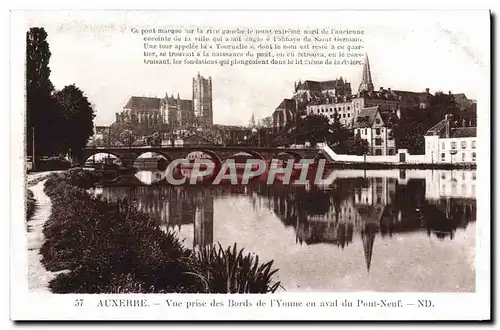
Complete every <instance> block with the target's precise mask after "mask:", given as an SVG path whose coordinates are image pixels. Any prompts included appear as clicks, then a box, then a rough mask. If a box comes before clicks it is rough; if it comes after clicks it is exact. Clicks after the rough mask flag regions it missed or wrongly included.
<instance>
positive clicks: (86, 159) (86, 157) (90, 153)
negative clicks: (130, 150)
mask: <svg viewBox="0 0 500 330" xmlns="http://www.w3.org/2000/svg"><path fill="white" fill-rule="evenodd" d="M99 154H103V155H111V156H114V157H116V158H117V159H118V160H119V161H120V163H121V164H123V156H122V155H120V154H119V153H116V152H112V151H107V150H96V151H93V152H89V153H88V154H86V155H85V156H84V159H83V164H81V165H85V164H86V163H87V161H89V160H90V159H91V158H92V157H94V156H96V155H99Z"/></svg>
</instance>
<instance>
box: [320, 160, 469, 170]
mask: <svg viewBox="0 0 500 330" xmlns="http://www.w3.org/2000/svg"><path fill="white" fill-rule="evenodd" d="M326 167H327V168H329V169H347V170H349V169H366V170H386V169H402V170H405V169H407V170H475V169H476V167H477V166H476V164H472V163H471V164H446V163H435V164H424V163H368V162H367V163H361V162H330V163H327V166H326Z"/></svg>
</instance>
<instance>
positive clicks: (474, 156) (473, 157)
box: [472, 152, 476, 162]
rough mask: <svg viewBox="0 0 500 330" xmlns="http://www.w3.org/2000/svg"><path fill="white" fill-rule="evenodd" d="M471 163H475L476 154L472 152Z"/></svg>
mask: <svg viewBox="0 0 500 330" xmlns="http://www.w3.org/2000/svg"><path fill="white" fill-rule="evenodd" d="M472 161H473V162H475V161H476V153H475V152H473V153H472Z"/></svg>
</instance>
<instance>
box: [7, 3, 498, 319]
mask: <svg viewBox="0 0 500 330" xmlns="http://www.w3.org/2000/svg"><path fill="white" fill-rule="evenodd" d="M86 3H87V4H88V2H86ZM141 4H142V3H141ZM354 7H355V6H354V5H353V8H354ZM144 8H146V7H144ZM13 31H14V30H13ZM21 31H22V34H23V37H24V30H21ZM22 41H23V42H24V38H22ZM11 51H13V52H16V49H15V48H12V49H11ZM11 54H12V53H11ZM16 54H17V56H12V57H11V60H12V61H11V70H12V72H20V71H19V70H20V69H21V72H23V69H24V68H23V63H22V62H23V56H19V55H18V53H17V52H16V53H15V54H14V55H16ZM10 78H11V81H10V84H9V85H10V86H12V87H13V89H12V91H13V92H16V94H15V97H13V98H12V99H11V104H10V109H11V121H10V122H11V129H12V131H11V134H12V135H11V137H12V138H13V141H12V142H11V145H10V147H11V156H10V162H11V164H10V165H11V171H10V172H11V177H12V178H20V177H23V173H22V172H23V171H22V169H23V166H22V152H23V144H22V140H19V132H22V126H20V125H19V123H22V122H23V120H22V114H21V113H20V112H18V111H16V110H15V109H20V108H23V102H22V101H23V98H22V97H20V96H21V95H22V94H21V93H18V92H19V89H18V88H17V86H23V84H24V77H23V76H22V75H20V76H19V75H14V74H13V75H12V76H11V77H10ZM14 86H16V88H15V89H14ZM484 91H485V93H484V95H483V96H482V97H481V98H480V100H485V101H484V103H483V102H482V101H480V105H479V109H489V107H490V104H489V100H490V88H489V81H488V83H487V84H485V89H484ZM479 112H480V116H479V120H480V123H479V126H480V129H479V130H478V132H479V136H478V138H479V140H480V141H481V142H480V143H479V144H478V145H479V146H480V148H481V152H480V153H479V154H478V163H479V164H481V165H480V166H481V167H480V168H481V171H478V182H480V183H483V184H484V186H483V188H482V189H481V188H479V187H478V188H479V189H478V190H477V191H479V192H480V191H483V192H485V195H484V196H483V197H481V198H478V216H477V218H478V222H479V223H481V225H480V226H478V233H477V234H478V236H477V242H478V243H477V250H476V252H477V262H478V267H477V273H476V278H477V284H478V285H477V293H476V294H431V295H432V296H436V295H437V300H435V298H433V300H435V301H438V303H439V304H440V306H442V307H443V309H441V310H439V311H436V313H433V312H431V313H428V311H427V312H426V313H425V314H420V313H415V312H410V311H405V312H404V313H403V312H401V313H393V312H392V313H391V314H390V315H385V314H384V313H382V312H380V311H377V310H371V311H370V310H367V311H363V312H362V313H363V314H362V315H361V317H362V319H372V318H376V319H387V318H393V317H396V318H398V319H407V318H408V316H410V315H411V318H412V319H421V318H424V319H447V318H450V317H453V316H455V317H457V316H459V317H460V316H461V317H464V318H467V319H478V318H479V319H484V318H485V317H486V316H485V314H484V311H485V309H486V307H487V306H489V290H490V285H489V281H487V282H486V281H484V280H486V279H487V278H489V269H490V268H489V256H490V251H489V249H488V248H487V247H488V246H489V244H490V241H489V233H490V226H489V222H487V221H484V222H481V219H490V214H489V209H490V208H489V206H490V198H489V194H486V191H489V190H488V189H487V188H486V187H487V186H488V187H489V183H490V173H489V146H490V144H489V136H488V134H489V129H486V128H487V127H488V128H489V111H485V112H483V110H479ZM486 114H487V116H486ZM21 125H22V124H21ZM481 127H483V129H481ZM21 136H22V135H21ZM19 156H21V157H19ZM15 182H16V181H14V182H11V192H10V195H11V206H12V208H11V217H10V218H11V221H12V222H11V225H12V228H11V234H12V233H16V232H19V231H17V229H19V227H21V226H20V224H21V225H23V227H22V229H23V231H24V224H23V222H22V221H17V220H18V219H23V218H24V206H21V205H20V204H21V203H19V202H20V201H22V199H19V197H20V196H23V186H22V185H20V184H15ZM17 182H18V181H17ZM18 183H19V182H18ZM16 219H17V220H16ZM483 223H485V225H484V226H483ZM486 224H487V225H486ZM19 238H20V236H17V235H16V236H14V237H12V243H13V244H15V246H16V247H20V246H21V245H22V244H20V243H23V242H20V240H19ZM19 242H20V243H19ZM485 247H486V248H485ZM20 251H23V250H22V249H20V250H18V249H16V248H13V249H12V250H11V261H12V260H18V259H23V258H24V255H23V253H21V252H20ZM24 260H26V259H25V258H24ZM11 266H13V265H11ZM25 269H26V267H24V268H23V267H21V268H19V267H17V266H16V267H11V277H12V279H17V278H19V276H20V274H24V273H25ZM19 282H21V283H19ZM18 284H22V285H18ZM23 285H24V283H23V281H18V280H13V281H12V282H11V292H12V295H11V299H12V300H11V303H12V305H11V308H12V310H11V317H12V318H14V319H34V318H39V319H60V317H62V319H75V318H76V319H78V318H81V317H90V318H91V319H95V318H96V317H98V315H101V316H102V314H101V313H99V314H93V315H91V313H94V312H95V311H92V312H91V309H87V308H90V307H86V311H88V312H86V313H85V315H81V311H75V310H74V309H73V310H71V306H70V304H71V302H72V300H73V297H71V296H73V295H67V296H56V295H54V296H52V295H51V296H39V295H38V296H34V295H33V294H27V292H26V291H27V290H26V289H23V288H22V287H23ZM24 287H25V288H26V286H24ZM294 295H303V294H294ZM317 295H320V296H321V297H326V296H331V297H332V298H333V297H334V296H335V297H337V299H339V298H338V297H341V296H344V295H339V294H317ZM349 295H351V294H349ZM374 295H376V296H377V297H380V296H381V295H382V294H374ZM398 295H400V294H398ZM404 295H405V296H406V297H408V296H411V295H413V294H404ZM456 295H460V297H457V296H456ZM188 296H190V295H183V296H182V299H187V298H188ZM418 296H419V297H423V298H421V299H425V298H426V297H427V295H426V294H418ZM155 297H157V296H156V295H155ZM197 297H199V296H197ZM204 297H207V299H208V296H204ZM311 297H312V294H308V295H307V298H308V299H311ZM238 298H239V299H243V296H241V295H240V296H238ZM251 298H253V299H256V298H254V297H251ZM86 299H88V300H87V301H91V300H93V299H94V298H93V297H89V298H86ZM95 299H98V298H97V297H96V298H95ZM155 299H159V298H155ZM486 303H487V304H486ZM50 306H52V307H56V308H50ZM87 306H88V305H87ZM460 306H461V307H464V309H460V308H459V307H460ZM471 306H472V307H471ZM44 307H49V308H44ZM478 308H483V309H482V310H479V309H478ZM488 309H489V308H488ZM51 311H52V313H51ZM107 311H108V312H109V309H108V310H107ZM353 311H355V310H353ZM53 313H55V314H57V315H55V314H53ZM124 314H126V315H127V316H129V317H135V318H140V319H144V317H145V315H147V317H148V319H155V320H158V319H163V318H164V317H168V316H167V315H165V314H166V313H165V310H164V309H160V310H156V311H153V309H149V310H148V311H147V312H144V311H134V310H123V309H120V310H119V312H118V313H117V314H116V315H115V316H116V317H118V318H120V319H123V317H124ZM394 314H396V315H394ZM223 315H224V317H225V318H227V319H229V318H231V319H232V318H233V317H243V319H251V318H252V316H253V317H259V318H260V317H262V316H261V315H260V316H259V315H257V314H254V313H252V315H250V314H249V313H248V311H246V312H245V313H244V314H239V313H235V312H234V311H232V312H231V313H224V314H223ZM370 315H372V316H371V317H370ZM77 316H80V317H77ZM109 316H110V315H109V314H108V315H106V317H109ZM185 316H186V317H188V319H193V318H199V317H200V318H203V319H211V318H212V317H214V316H216V315H215V313H213V312H212V311H210V310H209V309H205V310H201V311H200V313H196V315H194V316H193V314H192V313H189V314H186V315H185ZM272 316H273V317H276V316H277V317H279V318H281V319H283V318H284V319H296V318H300V319H314V320H317V319H320V318H319V317H318V315H315V314H314V313H312V312H309V311H307V312H306V313H304V312H298V311H291V310H287V311H286V312H284V314H282V315H279V316H278V315H276V313H275V314H274V315H272ZM349 316H353V317H354V318H355V319H359V317H360V314H359V311H358V312H355V313H354V314H350V312H349V311H346V310H343V311H339V313H338V314H336V315H332V317H333V318H337V317H341V319H346V318H349ZM288 317H289V318H288Z"/></svg>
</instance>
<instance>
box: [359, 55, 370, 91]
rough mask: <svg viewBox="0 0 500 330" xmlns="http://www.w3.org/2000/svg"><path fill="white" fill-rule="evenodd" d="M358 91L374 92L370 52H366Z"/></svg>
mask: <svg viewBox="0 0 500 330" xmlns="http://www.w3.org/2000/svg"><path fill="white" fill-rule="evenodd" d="M358 92H359V93H361V92H373V82H372V73H371V71H370V61H369V60H368V54H365V64H364V65H363V76H362V78H361V83H360V84H359V90H358Z"/></svg>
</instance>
